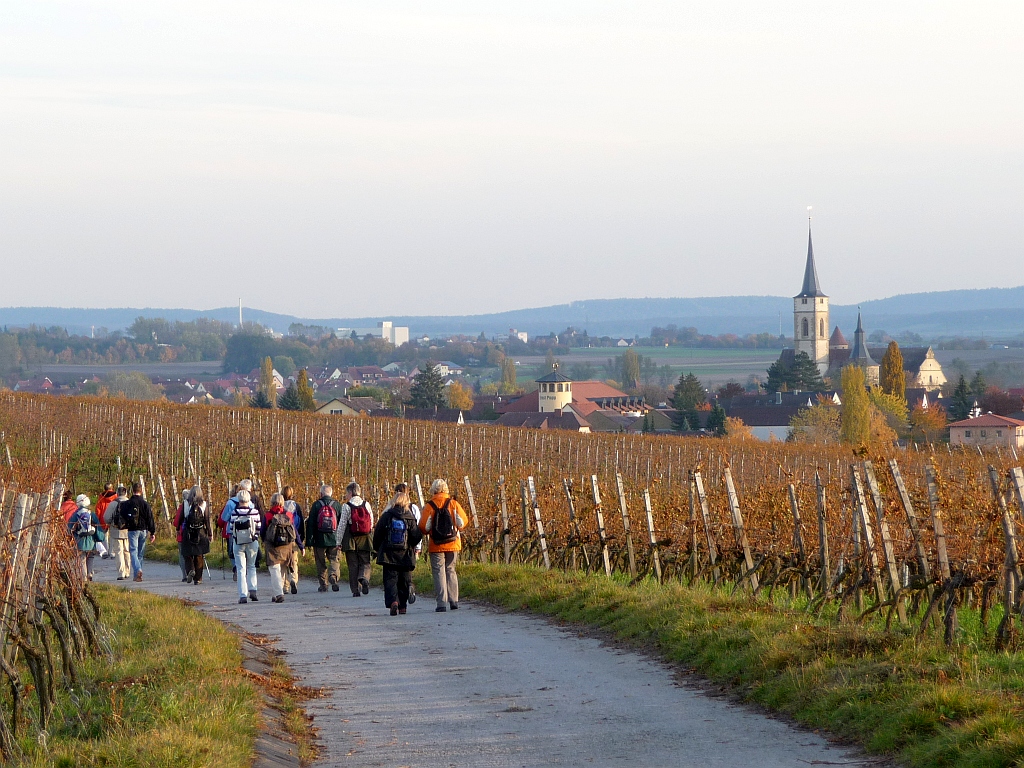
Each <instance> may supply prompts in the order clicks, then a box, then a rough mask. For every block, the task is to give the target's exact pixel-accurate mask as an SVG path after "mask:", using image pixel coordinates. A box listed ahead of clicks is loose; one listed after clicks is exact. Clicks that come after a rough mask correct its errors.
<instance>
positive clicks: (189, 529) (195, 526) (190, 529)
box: [184, 507, 206, 544]
mask: <svg viewBox="0 0 1024 768" xmlns="http://www.w3.org/2000/svg"><path fill="white" fill-rule="evenodd" d="M205 533H206V512H205V510H203V508H202V507H192V510H191V511H190V512H189V513H188V517H186V518H185V536H184V539H185V541H187V542H188V543H189V544H198V543H199V542H200V541H202V538H203V535H204V534H205Z"/></svg>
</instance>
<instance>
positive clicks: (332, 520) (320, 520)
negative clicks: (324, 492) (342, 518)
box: [316, 501, 338, 533]
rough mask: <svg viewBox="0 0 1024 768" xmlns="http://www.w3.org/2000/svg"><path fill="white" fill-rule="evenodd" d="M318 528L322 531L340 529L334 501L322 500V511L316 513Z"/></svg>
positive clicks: (327, 531)
mask: <svg viewBox="0 0 1024 768" xmlns="http://www.w3.org/2000/svg"><path fill="white" fill-rule="evenodd" d="M316 529H317V530H318V531H320V533H334V532H335V531H336V530H338V515H337V513H336V512H335V511H334V503H333V502H330V501H324V502H321V505H320V511H319V512H317V515H316Z"/></svg>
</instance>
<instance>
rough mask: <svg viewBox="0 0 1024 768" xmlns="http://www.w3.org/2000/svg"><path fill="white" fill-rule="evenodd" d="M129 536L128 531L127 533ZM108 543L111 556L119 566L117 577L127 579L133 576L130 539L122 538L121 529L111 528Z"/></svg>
mask: <svg viewBox="0 0 1024 768" xmlns="http://www.w3.org/2000/svg"><path fill="white" fill-rule="evenodd" d="M125 533H126V534H127V531H125ZM107 542H108V543H109V544H110V556H111V557H112V558H114V563H115V564H116V565H117V575H118V576H119V577H120V578H122V579H127V578H128V577H129V576H131V575H132V556H131V553H130V552H129V551H128V537H127V535H126V536H125V538H123V539H122V538H121V529H119V528H115V527H114V526H110V532H109V533H108V534H107Z"/></svg>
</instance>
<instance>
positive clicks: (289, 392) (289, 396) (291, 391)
mask: <svg viewBox="0 0 1024 768" xmlns="http://www.w3.org/2000/svg"><path fill="white" fill-rule="evenodd" d="M277 407H278V408H280V409H281V410H282V411H301V410H302V399H301V398H300V397H299V390H298V389H297V388H296V386H295V385H294V384H289V385H288V389H286V390H285V391H284V394H283V395H281V397H280V398H279V399H278V401H277Z"/></svg>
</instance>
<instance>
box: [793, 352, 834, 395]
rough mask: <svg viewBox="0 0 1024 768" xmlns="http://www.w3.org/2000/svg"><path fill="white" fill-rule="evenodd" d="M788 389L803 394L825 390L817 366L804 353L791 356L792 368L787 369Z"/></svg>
mask: <svg viewBox="0 0 1024 768" xmlns="http://www.w3.org/2000/svg"><path fill="white" fill-rule="evenodd" d="M788 384H789V388H790V389H799V390H801V391H804V392H808V391H810V392H814V391H819V390H822V389H824V388H825V382H824V381H822V379H821V372H820V371H819V370H818V364H817V363H815V362H814V361H813V360H811V358H810V357H808V356H807V353H806V352H797V353H796V354H795V355H794V356H793V367H792V368H790V369H789V381H788Z"/></svg>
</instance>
